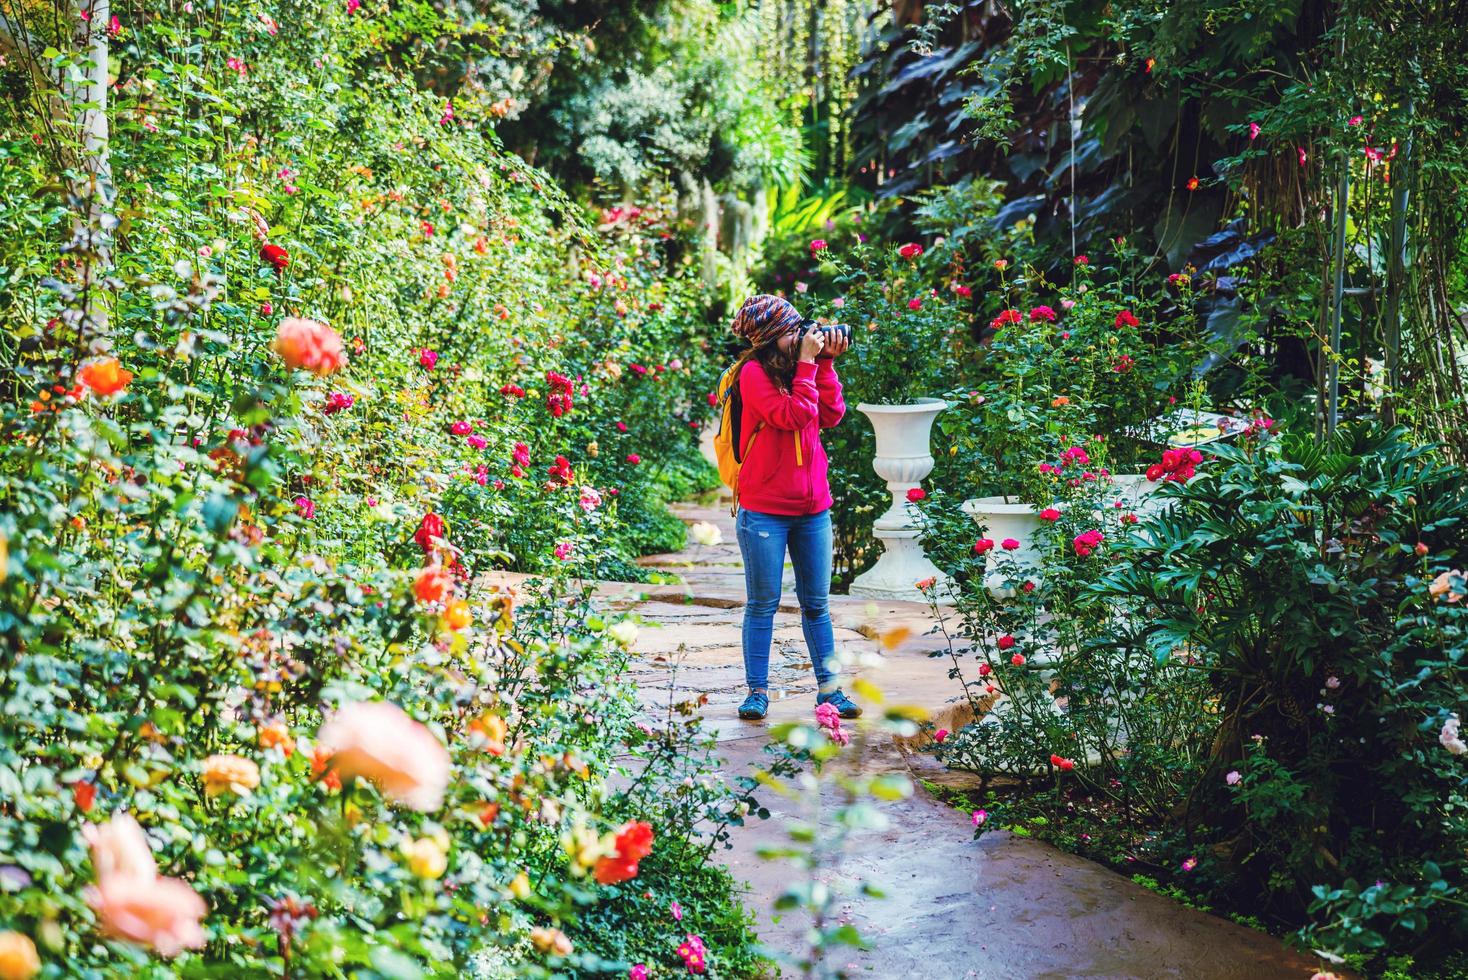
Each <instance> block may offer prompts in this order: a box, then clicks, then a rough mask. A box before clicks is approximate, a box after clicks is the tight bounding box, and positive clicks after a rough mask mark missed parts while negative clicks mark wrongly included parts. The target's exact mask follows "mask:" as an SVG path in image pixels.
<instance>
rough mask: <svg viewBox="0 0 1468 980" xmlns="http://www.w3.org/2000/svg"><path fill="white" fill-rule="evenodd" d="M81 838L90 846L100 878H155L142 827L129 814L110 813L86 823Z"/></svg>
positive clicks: (150, 853)
mask: <svg viewBox="0 0 1468 980" xmlns="http://www.w3.org/2000/svg"><path fill="white" fill-rule="evenodd" d="M82 839H83V840H85V841H86V842H87V845H88V846H89V847H91V849H92V867H93V868H94V869H95V870H96V872H97V878H98V880H99V881H100V880H101V879H103V878H139V879H142V880H144V881H148V880H151V879H153V878H156V877H158V864H157V862H156V861H154V860H153V850H152V848H150V847H149V846H148V838H147V837H144V836H143V828H142V827H139V826H138V822H137V821H136V820H134V819H133V817H132V814H129V813H114V814H113V815H112V819H111V821H109V822H107V823H97V824H86V825H85V826H83V827H82Z"/></svg>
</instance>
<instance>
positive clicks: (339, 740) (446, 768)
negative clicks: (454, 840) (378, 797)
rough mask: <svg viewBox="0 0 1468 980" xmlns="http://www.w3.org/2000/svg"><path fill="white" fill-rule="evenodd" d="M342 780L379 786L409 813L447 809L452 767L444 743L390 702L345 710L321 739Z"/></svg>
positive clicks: (324, 728) (329, 723)
mask: <svg viewBox="0 0 1468 980" xmlns="http://www.w3.org/2000/svg"><path fill="white" fill-rule="evenodd" d="M319 741H320V743H321V745H322V746H323V747H324V748H325V749H326V750H327V751H329V752H330V753H331V766H332V768H333V769H335V770H336V771H337V772H338V773H339V774H340V775H341V776H342V778H345V779H351V778H354V777H355V778H361V779H366V780H369V781H370V782H372V783H374V784H376V786H377V788H378V789H379V790H380V791H381V792H382V794H383V795H384V796H386V797H388V798H389V799H391V800H393V801H395V802H397V803H401V804H402V805H403V806H406V807H408V808H409V809H411V810H419V811H423V812H427V811H430V810H437V809H438V808H439V807H440V806H442V805H443V794H444V790H445V789H446V788H447V786H448V782H449V775H450V771H451V768H452V765H451V763H450V760H449V753H448V750H447V749H445V748H444V747H443V743H442V742H440V741H439V740H438V738H437V737H436V736H435V735H434V734H433V733H432V732H430V731H429V730H428V728H427V727H426V726H424V725H423V724H421V723H420V722H417V721H414V720H413V719H412V718H409V717H408V715H407V713H406V712H404V711H403V709H402V708H399V707H398V706H397V705H395V704H389V703H388V702H386V701H356V702H352V703H349V704H345V705H342V707H341V709H340V710H339V711H337V713H336V714H335V715H333V716H332V717H331V719H330V720H328V721H327V722H326V724H325V725H323V726H322V727H321V734H320V736H319Z"/></svg>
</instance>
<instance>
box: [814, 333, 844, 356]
mask: <svg viewBox="0 0 1468 980" xmlns="http://www.w3.org/2000/svg"><path fill="white" fill-rule="evenodd" d="M850 347H851V336H850V335H849V334H847V333H844V332H843V331H840V330H838V331H836V332H834V333H832V334H831V338H830V339H829V340H828V341H826V349H825V350H823V351H821V356H822V357H836V356H838V355H840V354H845V353H846V351H847V349H848V348H850Z"/></svg>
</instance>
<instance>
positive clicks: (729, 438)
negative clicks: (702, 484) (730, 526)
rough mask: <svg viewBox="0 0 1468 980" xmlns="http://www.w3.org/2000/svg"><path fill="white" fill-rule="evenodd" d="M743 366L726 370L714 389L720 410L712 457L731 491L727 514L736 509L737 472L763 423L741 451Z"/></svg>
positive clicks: (752, 433)
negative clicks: (740, 380)
mask: <svg viewBox="0 0 1468 980" xmlns="http://www.w3.org/2000/svg"><path fill="white" fill-rule="evenodd" d="M743 366H744V365H743V362H742V361H740V362H736V363H735V364H734V365H733V366H731V367H730V368H728V369H727V370H726V371H725V372H724V373H723V374H721V375H720V376H719V384H718V387H717V388H715V389H714V404H715V405H717V406H718V408H719V428H718V431H717V432H715V433H714V457H715V458H716V459H717V460H718V461H719V478H720V479H721V480H723V481H724V485H725V486H727V487H728V488H729V489H730V490H732V491H734V506H733V507H732V508H730V513H733V512H734V511H736V510H738V509H739V469H740V467H741V466H742V465H743V464H744V458H745V457H746V456H748V455H749V451H750V449H752V448H754V437H755V436H757V435H759V430H760V429H762V428H764V425H765V424H764V423H763V422H760V423H758V424H756V425H755V427H754V431H753V432H751V433H750V434H749V440H748V441H747V442H745V443H743V448H740V441H739V440H740V435H741V433H740V431H739V426H740V424H741V422H742V415H743V408H744V404H743V400H742V399H741V398H740V396H739V369H740V368H741V367H743Z"/></svg>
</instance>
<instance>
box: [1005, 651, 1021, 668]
mask: <svg viewBox="0 0 1468 980" xmlns="http://www.w3.org/2000/svg"><path fill="white" fill-rule="evenodd" d="M1009 662H1010V663H1012V664H1014V666H1016V667H1023V666H1024V665H1025V655H1024V654H1022V653H1016V654H1015V655H1014V656H1012V657H1010V658H1009Z"/></svg>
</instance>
